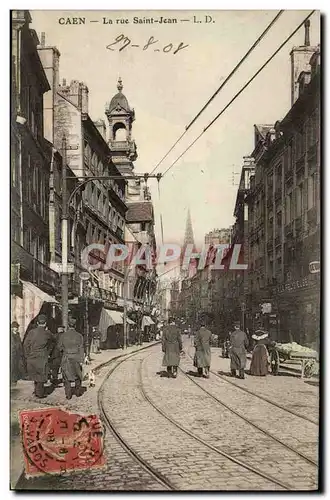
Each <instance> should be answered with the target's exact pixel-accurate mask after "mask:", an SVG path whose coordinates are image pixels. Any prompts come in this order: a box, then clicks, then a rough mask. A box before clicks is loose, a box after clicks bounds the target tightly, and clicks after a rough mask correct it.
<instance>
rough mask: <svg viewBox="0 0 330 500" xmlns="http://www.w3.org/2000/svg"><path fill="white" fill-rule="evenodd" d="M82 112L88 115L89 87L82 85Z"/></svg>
mask: <svg viewBox="0 0 330 500" xmlns="http://www.w3.org/2000/svg"><path fill="white" fill-rule="evenodd" d="M80 92H81V101H80V103H81V112H82V113H85V114H88V87H87V86H86V85H85V84H83V83H82V84H81V87H80Z"/></svg>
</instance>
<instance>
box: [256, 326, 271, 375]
mask: <svg viewBox="0 0 330 500" xmlns="http://www.w3.org/2000/svg"><path fill="white" fill-rule="evenodd" d="M252 339H253V341H254V349H253V353H252V359H251V365H250V374H251V375H255V376H257V377H265V376H266V375H267V374H268V365H269V363H268V350H267V346H271V345H274V344H275V342H272V341H271V340H270V339H269V337H268V332H266V331H265V330H257V331H256V332H255V333H254V334H253V335H252Z"/></svg>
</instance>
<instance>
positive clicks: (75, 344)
mask: <svg viewBox="0 0 330 500" xmlns="http://www.w3.org/2000/svg"><path fill="white" fill-rule="evenodd" d="M68 324H69V328H68V329H67V330H66V332H64V333H62V335H61V337H60V339H59V343H58V348H59V350H60V351H61V352H62V362H61V368H62V375H63V381H64V391H65V396H66V398H67V399H71V398H72V393H73V391H72V387H71V383H72V382H74V384H75V394H76V396H78V397H79V396H82V394H83V388H82V363H83V361H84V339H83V336H82V335H81V334H80V333H79V332H77V330H76V329H75V326H76V319H75V318H72V317H70V318H69V320H68Z"/></svg>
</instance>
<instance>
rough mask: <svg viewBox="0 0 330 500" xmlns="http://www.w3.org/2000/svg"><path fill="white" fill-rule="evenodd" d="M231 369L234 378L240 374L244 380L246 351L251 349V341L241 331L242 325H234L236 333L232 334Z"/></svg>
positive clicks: (237, 323)
mask: <svg viewBox="0 0 330 500" xmlns="http://www.w3.org/2000/svg"><path fill="white" fill-rule="evenodd" d="M230 345H231V347H230V369H231V374H232V376H233V377H236V372H237V370H238V372H239V378H244V368H245V365H246V349H247V348H248V347H249V340H248V338H247V335H246V333H245V332H243V331H242V330H241V329H240V323H239V322H236V323H234V331H233V332H232V333H231V334H230Z"/></svg>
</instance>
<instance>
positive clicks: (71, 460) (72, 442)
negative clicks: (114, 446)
mask: <svg viewBox="0 0 330 500" xmlns="http://www.w3.org/2000/svg"><path fill="white" fill-rule="evenodd" d="M19 420H20V427H21V433H22V445H23V449H24V455H25V472H26V474H27V475H28V476H36V475H40V474H42V473H48V474H64V473H65V472H70V471H77V470H85V469H90V468H95V467H101V466H102V465H104V463H105V457H104V453H103V451H104V449H103V438H104V431H103V426H102V423H101V421H100V419H99V417H98V416H97V415H89V416H81V415H78V414H76V413H69V412H67V411H64V410H62V409H60V408H45V409H38V410H23V411H21V412H20V413H19Z"/></svg>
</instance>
